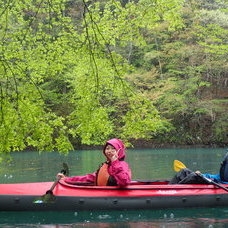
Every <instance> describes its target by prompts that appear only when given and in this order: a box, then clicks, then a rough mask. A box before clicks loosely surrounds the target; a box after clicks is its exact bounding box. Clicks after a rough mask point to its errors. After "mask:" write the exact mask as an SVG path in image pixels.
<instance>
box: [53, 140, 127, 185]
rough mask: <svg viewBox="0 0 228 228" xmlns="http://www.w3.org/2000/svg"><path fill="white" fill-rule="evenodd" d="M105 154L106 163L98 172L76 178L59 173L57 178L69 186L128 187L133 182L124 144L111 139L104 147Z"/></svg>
mask: <svg viewBox="0 0 228 228" xmlns="http://www.w3.org/2000/svg"><path fill="white" fill-rule="evenodd" d="M103 154H104V155H105V157H106V162H104V163H103V164H102V165H101V166H100V168H99V169H98V170H97V171H96V172H94V173H90V174H86V175H85V176H75V177H65V176H64V175H63V174H62V173H59V174H58V175H57V177H60V178H64V181H65V182H67V183H69V184H77V183H80V184H82V183H85V184H93V185H98V186H104V185H108V186H117V185H118V186H126V185H128V184H129V183H130V182H131V170H130V168H129V166H128V164H127V162H125V161H124V159H125V156H126V155H125V146H124V144H123V142H122V141H121V140H120V139H116V138H114V139H110V140H109V141H107V142H106V144H105V145H104V149H103Z"/></svg>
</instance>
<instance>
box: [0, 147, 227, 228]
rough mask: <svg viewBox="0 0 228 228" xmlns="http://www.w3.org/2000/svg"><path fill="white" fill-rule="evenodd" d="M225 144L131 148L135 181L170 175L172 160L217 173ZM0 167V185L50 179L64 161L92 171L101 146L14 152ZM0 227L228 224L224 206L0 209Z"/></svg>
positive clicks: (74, 171)
mask: <svg viewBox="0 0 228 228" xmlns="http://www.w3.org/2000/svg"><path fill="white" fill-rule="evenodd" d="M225 153H226V148H210V149H208V148H207V149H205V148H192V149H137V150H136V149H129V150H128V151H127V159H126V161H127V162H128V163H129V165H130V167H131V169H132V175H133V179H144V180H145V179H170V178H171V177H173V175H174V174H175V172H174V171H173V160H175V159H178V160H180V161H182V162H183V163H184V164H185V165H186V166H187V167H188V168H190V169H192V170H194V171H195V170H200V171H201V172H202V173H206V172H208V173H213V174H216V173H218V171H219V166H220V162H221V160H222V158H223V156H224V155H225ZM12 158H13V160H12V161H11V162H10V163H7V164H5V163H4V164H1V166H0V183H20V182H38V181H54V180H55V176H56V173H58V172H59V171H60V170H61V169H62V163H63V162H65V163H67V164H68V166H69V168H70V176H74V175H83V174H85V173H90V172H94V171H95V170H97V168H98V166H99V164H100V163H101V162H103V161H104V157H103V154H102V152H101V151H99V150H81V151H72V152H70V153H69V155H68V156H63V155H59V154H58V153H49V152H46V153H42V154H39V153H37V152H17V153H13V154H12ZM0 227H6V228H9V227H35V228H36V227H42V228H52V227H56V228H57V227H58V228H63V227H64V228H66V227H67V228H68V227H102V228H106V227H126V228H127V227H130V228H132V227H134V228H135V227H140V228H141V227H142V228H143V227H162V228H166V227H208V228H213V227H228V208H192V209H167V210H137V211H88V212H80V211H73V212H0Z"/></svg>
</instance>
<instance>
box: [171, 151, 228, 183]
mask: <svg viewBox="0 0 228 228" xmlns="http://www.w3.org/2000/svg"><path fill="white" fill-rule="evenodd" d="M197 174H200V175H202V176H204V177H206V178H209V179H211V180H213V181H214V182H216V183H221V184H228V152H227V154H226V155H225V157H224V159H223V161H222V163H221V166H220V171H219V173H218V174H210V173H204V174H201V172H200V171H196V172H193V171H191V170H190V169H187V168H185V169H181V170H180V172H178V173H177V174H176V175H175V176H174V177H173V178H172V179H171V180H170V182H169V184H208V182H207V181H206V180H204V179H203V178H202V177H200V175H197Z"/></svg>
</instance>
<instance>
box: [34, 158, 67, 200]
mask: <svg viewBox="0 0 228 228" xmlns="http://www.w3.org/2000/svg"><path fill="white" fill-rule="evenodd" d="M61 173H62V174H64V175H66V176H68V175H69V168H68V165H67V164H66V163H63V169H62V170H61ZM60 179H61V177H58V178H57V179H56V181H55V182H54V183H53V185H52V186H51V188H50V189H49V190H47V191H46V194H44V195H42V196H39V197H38V198H36V199H35V200H34V201H33V203H54V202H55V200H56V197H55V195H54V194H53V190H54V188H55V186H56V185H57V184H58V182H59V180H60Z"/></svg>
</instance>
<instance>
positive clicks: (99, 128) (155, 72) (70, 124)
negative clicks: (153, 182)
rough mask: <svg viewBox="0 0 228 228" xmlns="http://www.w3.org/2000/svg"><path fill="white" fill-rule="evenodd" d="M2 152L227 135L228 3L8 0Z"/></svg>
mask: <svg viewBox="0 0 228 228" xmlns="http://www.w3.org/2000/svg"><path fill="white" fill-rule="evenodd" d="M0 6H1V13H0V40H1V44H0V46H1V49H0V93H1V101H0V123H1V124H0V138H1V141H0V151H1V152H3V153H4V154H6V153H7V152H10V151H16V150H23V149H26V148H35V149H38V150H49V151H51V150H58V151H60V152H67V151H68V150H70V149H73V145H79V144H88V145H95V144H98V145H99V144H103V142H104V141H105V140H106V139H107V138H110V137H120V138H122V139H124V140H132V139H133V140H135V139H149V140H154V141H156V142H168V143H170V142H172V143H178V144H179V143H182V144H185V143H202V142H203V143H211V142H214V143H224V142H227V141H228V140H227V130H228V123H227V119H228V105H227V98H228V92H227V80H228V78H227V37H228V36H227V1H225V0H224V1H222V0H214V1H200V2H199V1H183V0H175V1H170V0H156V1H152V0H138V1H136V0H135V1H130V0H128V1H126V0H122V1H113V0H103V1H102V0H100V1H88V0H74V1H69V0H68V1H67V0H61V1H60V0H52V1H43V0H35V1H34V0H23V1H19V0H15V1H5V0H0Z"/></svg>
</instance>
